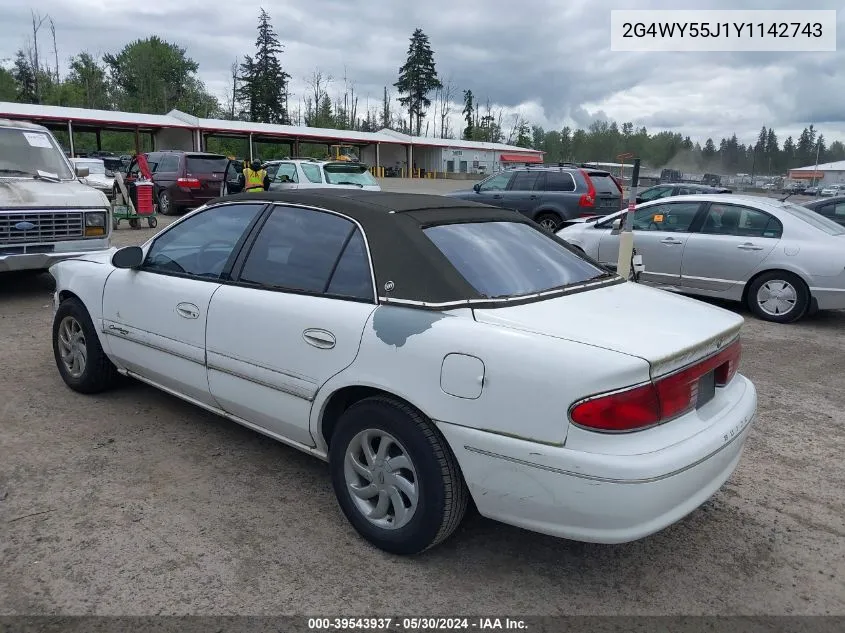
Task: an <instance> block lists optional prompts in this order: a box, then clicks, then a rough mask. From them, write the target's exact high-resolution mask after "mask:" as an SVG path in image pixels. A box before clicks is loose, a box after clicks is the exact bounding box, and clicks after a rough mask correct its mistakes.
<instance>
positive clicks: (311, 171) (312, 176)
mask: <svg viewBox="0 0 845 633" xmlns="http://www.w3.org/2000/svg"><path fill="white" fill-rule="evenodd" d="M300 167H302V173H303V174H305V177H306V178H307V179H308V182H314V183H317V184H322V182H323V178H322V176H321V175H320V166H319V165H309V164H308V163H302V165H300Z"/></svg>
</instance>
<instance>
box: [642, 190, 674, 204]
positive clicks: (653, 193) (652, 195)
mask: <svg viewBox="0 0 845 633" xmlns="http://www.w3.org/2000/svg"><path fill="white" fill-rule="evenodd" d="M671 193H672V187H654V188H653V189H649V190H648V191H643V192H642V194H641V195H640V198H642V199H643V201H644V202H648V201H649V200H657V199H658V198H665V197H666V196H668V195H670V194H671Z"/></svg>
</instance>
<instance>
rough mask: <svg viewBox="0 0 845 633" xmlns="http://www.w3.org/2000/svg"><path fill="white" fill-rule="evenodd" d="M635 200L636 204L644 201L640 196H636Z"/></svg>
mask: <svg viewBox="0 0 845 633" xmlns="http://www.w3.org/2000/svg"><path fill="white" fill-rule="evenodd" d="M636 202H637V204H642V203H643V202H645V200H643V199H642V198H640V197H637V198H636Z"/></svg>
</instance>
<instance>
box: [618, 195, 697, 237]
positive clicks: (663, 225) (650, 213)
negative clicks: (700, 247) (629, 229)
mask: <svg viewBox="0 0 845 633" xmlns="http://www.w3.org/2000/svg"><path fill="white" fill-rule="evenodd" d="M700 207H701V204H700V203H698V202H670V203H667V204H656V205H652V206H650V207H647V208H645V209H637V210H636V211H635V212H634V230H635V231H668V232H671V233H686V232H687V231H689V229H690V226H692V222H693V220H695V216H696V215H697V214H698V210H699V208H700Z"/></svg>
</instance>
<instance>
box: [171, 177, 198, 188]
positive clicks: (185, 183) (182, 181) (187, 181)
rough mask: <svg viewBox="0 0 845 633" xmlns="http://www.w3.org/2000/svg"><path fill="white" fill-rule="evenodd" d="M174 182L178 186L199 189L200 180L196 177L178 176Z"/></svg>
mask: <svg viewBox="0 0 845 633" xmlns="http://www.w3.org/2000/svg"><path fill="white" fill-rule="evenodd" d="M176 184H177V185H178V186H179V187H185V189H199V188H200V181H199V179H198V178H179V179H177V180H176Z"/></svg>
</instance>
